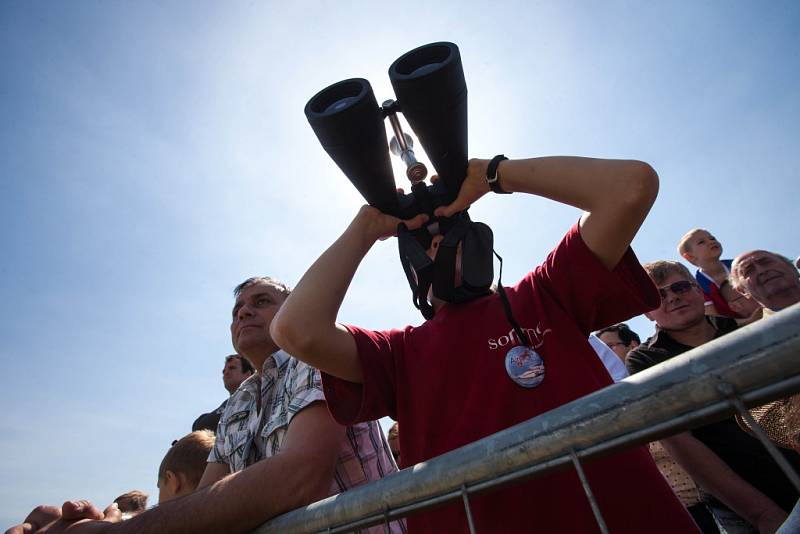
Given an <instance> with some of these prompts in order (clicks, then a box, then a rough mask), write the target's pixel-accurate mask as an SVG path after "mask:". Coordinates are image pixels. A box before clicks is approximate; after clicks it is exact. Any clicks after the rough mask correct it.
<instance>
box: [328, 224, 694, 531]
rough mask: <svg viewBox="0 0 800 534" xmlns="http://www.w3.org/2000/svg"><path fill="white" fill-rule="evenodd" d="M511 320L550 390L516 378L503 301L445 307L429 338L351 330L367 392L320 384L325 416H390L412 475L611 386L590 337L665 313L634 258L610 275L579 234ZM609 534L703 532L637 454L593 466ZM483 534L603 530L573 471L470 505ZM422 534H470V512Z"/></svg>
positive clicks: (530, 281)
mask: <svg viewBox="0 0 800 534" xmlns="http://www.w3.org/2000/svg"><path fill="white" fill-rule="evenodd" d="M506 292H507V294H508V298H509V301H510V303H511V308H512V310H513V312H514V317H515V319H516V320H517V322H518V323H519V325H520V326H521V327H522V328H523V329H524V330H525V332H526V333H527V335H528V336H529V337H530V339H531V342H532V345H533V348H534V349H535V350H536V352H537V353H538V354H539V355H540V356H541V358H542V359H543V360H544V366H545V376H544V380H543V381H542V382H541V384H539V385H538V386H537V387H534V388H531V389H527V388H523V387H521V386H519V385H517V384H516V383H515V382H513V381H512V380H511V379H510V378H509V375H508V374H507V372H506V367H505V355H506V353H507V352H508V350H509V349H510V348H512V347H513V346H515V345H518V344H519V342H518V340H517V336H516V335H515V334H514V332H513V329H512V327H511V325H510V324H509V322H508V320H507V319H506V316H505V314H504V312H503V305H502V302H501V300H500V297H499V296H498V295H496V294H495V295H490V296H487V297H484V298H481V299H478V300H475V301H472V302H469V303H467V304H461V305H453V304H447V305H445V306H444V307H443V308H442V309H440V310H439V311H438V312H437V313H436V316H435V317H434V318H433V319H432V320H430V321H427V322H425V323H424V324H422V325H421V326H419V327H410V326H409V327H406V328H404V329H402V330H389V331H384V332H375V331H370V330H364V329H361V328H358V327H353V326H348V329H349V330H350V332H351V333H352V334H353V336H354V338H355V340H356V344H357V346H358V354H359V358H360V361H361V367H362V372H363V375H364V383H363V385H362V384H354V383H351V382H347V381H344V380H340V379H337V378H335V377H332V376H330V375H327V374H324V373H323V386H324V389H325V397H326V399H327V401H328V406H329V408H330V410H331V413H332V414H333V416H334V418H335V419H336V420H337V421H339V422H340V423H341V424H352V423H354V422H356V421H365V420H370V419H378V418H380V417H383V416H386V415H388V416H390V417H392V418H393V419H396V420H398V421H399V422H400V456H401V459H402V463H403V465H405V466H408V465H412V464H415V463H417V462H421V461H423V460H428V459H430V458H432V457H434V456H437V455H440V454H442V453H445V452H448V451H451V450H453V449H456V448H458V447H460V446H462V445H465V444H467V443H471V442H473V441H475V440H478V439H480V438H483V437H485V436H488V435H490V434H493V433H495V432H498V431H500V430H502V429H505V428H508V427H510V426H512V425H515V424H517V423H520V422H522V421H525V420H527V419H530V418H532V417H534V416H536V415H539V414H542V413H544V412H547V411H549V410H551V409H553V408H555V407H557V406H560V405H562V404H564V403H567V402H570V401H572V400H575V399H577V398H579V397H583V396H584V395H587V394H588V393H591V392H593V391H596V390H598V389H600V388H603V387H605V386H608V385H610V384H611V383H612V380H611V378H610V377H609V375H608V372H607V371H606V369H605V368H604V367H603V364H602V362H601V361H600V359H599V358H598V357H597V354H596V353H595V352H594V350H593V349H592V348H591V346H590V345H589V343H588V341H587V338H588V335H589V333H590V332H591V331H593V330H596V329H598V328H602V327H604V326H608V325H609V324H613V323H617V322H619V321H623V320H625V319H628V318H630V317H631V316H634V315H638V314H640V313H643V312H645V311H648V310H650V309H653V308H655V307H656V306H658V305H659V302H660V300H659V295H658V292H657V291H656V289H655V287H654V286H653V284H652V282H651V281H650V279H649V278H648V277H647V274H646V273H645V272H644V271H643V270H642V268H641V266H640V265H639V263H638V261H637V259H636V256H635V255H634V253H633V251H631V250H630V249H629V250H628V251H627V252H626V254H625V256H624V258H623V259H622V260H621V261H620V263H619V264H618V265H617V267H616V268H615V269H614V270H613V271H609V270H608V269H606V268H605V267H604V266H603V265H602V264H601V263H600V261H599V260H598V259H597V257H596V256H595V255H594V253H592V252H591V251H590V250H589V249H588V247H587V246H586V244H585V243H584V242H583V239H582V238H581V236H580V231H579V228H578V225H577V224H576V225H575V226H574V227H573V228H572V229H570V231H569V232H568V233H567V235H566V236H565V237H564V239H563V240H562V241H561V243H559V245H558V246H557V247H556V249H555V250H554V251H553V252H551V253H550V255H549V256H548V257H547V260H546V261H545V262H544V263H543V264H542V265H540V266H539V267H537V268H536V269H535V270H534V271H533V272H532V273H529V274H528V275H527V276H525V278H523V279H522V281H520V282H519V283H518V284H517V285H516V286H514V287H510V288H507V289H506ZM585 470H586V473H587V477H588V478H589V483H590V485H591V487H592V489H593V491H594V493H595V496H596V498H597V500H598V502H599V506H600V508H601V513H602V514H603V518H604V519H605V521H606V523H607V524H608V527H609V529H610V531H611V532H631V533H634V532H636V533H639V532H665V533H666V532H670V533H674V532H693V531H694V530H693V529H694V523H693V522H692V520H691V518H690V517H689V516H688V514H687V513H686V512H685V510H684V508H683V506H682V505H681V504H680V502H679V501H678V500H677V498H676V497H675V496H674V494H673V493H672V490H671V489H670V488H669V486H668V485H667V484H666V482H665V481H664V479H663V477H662V476H661V474H660V473H659V472H658V470H657V469H656V467H655V464H654V463H653V461H652V458H651V457H650V455H649V452H648V451H647V450H646V449H644V448H640V447H637V448H636V449H632V450H630V451H625V452H623V453H619V454H615V455H612V456H608V457H605V458H602V459H598V460H592V461H589V462H587V463H586V465H585ZM470 504H471V507H472V513H473V517H474V519H475V522H476V528H477V530H478V532H532V531H536V532H581V533H584V532H596V531H597V524H596V522H595V520H594V517H593V515H592V511H591V508H590V506H589V503H588V501H587V499H586V496H585V495H584V492H583V489H582V487H581V484H580V481H579V479H578V477H577V474H576V473H575V472H574V471H573V470H566V471H563V472H558V473H554V474H550V475H547V476H545V477H542V478H538V479H536V480H532V481H528V482H524V483H522V484H518V485H516V486H512V487H508V488H504V489H501V490H498V491H495V492H491V493H488V494H485V495H481V496H477V497H471V498H470ZM408 525H409V530H410V531H412V532H437V533H439V532H448V533H449V532H467V531H468V527H467V523H466V518H465V515H464V510H463V507H462V505H461V504H460V503H458V504H453V505H448V506H444V507H440V508H435V509H433V510H430V511H428V512H423V513H420V514H416V515H412V516H409V518H408Z"/></svg>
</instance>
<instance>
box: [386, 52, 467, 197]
mask: <svg viewBox="0 0 800 534" xmlns="http://www.w3.org/2000/svg"><path fill="white" fill-rule="evenodd" d="M389 79H390V80H391V82H392V87H393V88H394V92H395V95H396V96H397V101H398V102H399V103H400V109H401V111H402V112H403V116H405V118H406V120H407V121H408V123H409V125H411V128H412V129H413V130H414V133H416V134H417V136H418V137H419V140H420V144H421V145H422V146H423V147H424V148H425V152H426V153H427V155H428V157H429V158H430V160H431V163H432V164H433V166H434V168H435V169H436V171H437V173H438V174H439V178H440V179H441V180H442V181H443V182H444V185H445V189H446V191H447V199H446V200H447V202H448V203H449V202H451V201H452V200H454V199H455V197H456V196H457V195H458V191H459V189H460V188H461V182H462V181H463V179H464V176H465V175H466V171H467V83H466V80H465V79H464V70H463V67H462V65H461V54H460V53H459V51H458V47H457V46H456V45H455V44H453V43H447V42H440V43H432V44H428V45H425V46H421V47H419V48H415V49H414V50H412V51H410V52H407V53H406V54H403V55H402V56H400V57H399V58H398V59H397V60H396V61H395V62H394V63H392V65H391V66H390V67H389Z"/></svg>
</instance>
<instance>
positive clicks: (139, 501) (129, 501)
mask: <svg viewBox="0 0 800 534" xmlns="http://www.w3.org/2000/svg"><path fill="white" fill-rule="evenodd" d="M147 497H148V495H147V494H146V493H145V492H143V491H139V490H133V491H129V492H128V493H123V494H122V495H120V496H119V497H117V498H116V499H114V502H115V503H117V506H118V507H119V511H120V512H122V513H139V512H144V511H145V509H147Z"/></svg>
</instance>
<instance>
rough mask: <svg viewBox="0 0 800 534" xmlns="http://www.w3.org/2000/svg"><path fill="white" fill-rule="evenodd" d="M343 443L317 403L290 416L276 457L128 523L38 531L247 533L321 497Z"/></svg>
mask: <svg viewBox="0 0 800 534" xmlns="http://www.w3.org/2000/svg"><path fill="white" fill-rule="evenodd" d="M343 439H344V427H342V426H340V425H338V424H336V423H335V422H334V421H333V419H332V418H331V416H330V414H329V413H328V409H327V408H326V407H325V405H324V404H323V403H321V402H317V403H314V404H312V405H311V406H309V407H307V408H304V409H303V410H302V411H300V412H299V413H298V414H297V415H295V416H294V418H293V419H292V422H291V424H290V425H289V430H288V431H287V435H286V438H285V440H284V442H283V445H282V447H281V451H280V452H279V453H278V454H276V455H275V456H271V457H269V458H265V459H264V460H261V461H260V462H257V463H255V464H253V465H252V466H250V467H248V468H246V469H244V470H242V471H238V472H236V473H233V474H231V475H228V476H226V477H224V478H222V479H221V480H219V481H217V482H215V483H213V484H211V485H210V486H207V487H206V488H204V489H202V490H198V491H197V492H195V493H193V494H191V495H187V496H186V497H182V498H179V499H175V500H173V501H169V502H167V503H164V504H163V505H160V506H156V507H155V508H151V509H150V510H147V511H146V512H143V513H141V514H139V515H138V516H136V517H134V518H132V519H129V520H127V521H123V522H117V523H111V522H107V521H79V522H77V523H75V522H70V521H64V520H59V521H56V522H55V523H53V524H52V525H51V526H50V527H48V528H45V529H44V530H41V531H40V532H47V533H50V534H53V533H58V532H69V533H75V534H96V533H100V532H102V533H110V532H113V533H154V534H155V533H184V532H185V533H202V532H207V533H209V534H216V533H219V532H247V531H249V530H252V529H253V528H255V527H257V526H258V525H260V524H261V523H263V522H264V521H266V520H267V519H269V518H271V517H273V516H276V515H278V514H280V513H283V512H286V511H288V510H292V509H295V508H298V507H300V506H303V505H305V504H308V503H311V502H314V501H317V500H319V499H322V498H323V497H326V496H327V495H328V492H329V490H330V487H331V484H332V480H333V473H334V468H335V463H336V458H337V454H338V451H339V446H340V443H341V441H342V440H343ZM95 517H96V516H95ZM117 520H118V519H117Z"/></svg>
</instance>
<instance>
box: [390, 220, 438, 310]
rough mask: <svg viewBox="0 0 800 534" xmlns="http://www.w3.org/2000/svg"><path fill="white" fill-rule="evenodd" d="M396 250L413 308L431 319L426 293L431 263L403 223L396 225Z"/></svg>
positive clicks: (430, 283)
mask: <svg viewBox="0 0 800 534" xmlns="http://www.w3.org/2000/svg"><path fill="white" fill-rule="evenodd" d="M397 248H398V250H399V252H400V263H401V264H402V265H403V271H404V272H405V273H406V279H407V280H408V285H409V286H410V287H411V292H412V294H413V295H414V299H413V302H414V306H415V307H416V308H417V309H418V310H419V311H420V312H421V313H422V316H423V317H424V318H425V319H427V320H430V319H433V316H434V313H435V312H434V309H433V306H432V305H431V303H430V302H428V291H430V288H431V285H432V284H433V274H434V264H433V261H432V260H431V259H430V258H429V257H428V254H427V253H426V252H425V249H423V248H422V245H420V244H419V241H417V239H416V238H415V237H414V236H413V235H412V234H411V232H410V231H409V230H408V227H407V226H406V225H405V224H404V223H399V224H398V225H397Z"/></svg>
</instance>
